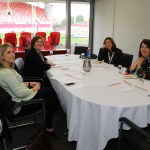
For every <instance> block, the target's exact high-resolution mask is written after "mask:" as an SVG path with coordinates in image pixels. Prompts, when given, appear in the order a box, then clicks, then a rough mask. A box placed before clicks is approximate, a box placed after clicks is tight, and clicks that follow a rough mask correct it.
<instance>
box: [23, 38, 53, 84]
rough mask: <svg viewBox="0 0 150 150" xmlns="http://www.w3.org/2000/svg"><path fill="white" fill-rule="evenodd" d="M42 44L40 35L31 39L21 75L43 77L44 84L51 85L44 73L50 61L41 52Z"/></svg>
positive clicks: (49, 66) (49, 65) (48, 67)
mask: <svg viewBox="0 0 150 150" xmlns="http://www.w3.org/2000/svg"><path fill="white" fill-rule="evenodd" d="M43 46H44V40H43V38H42V37H41V36H35V37H34V38H33V39H32V41H31V50H30V51H29V52H28V54H27V56H26V58H25V63H24V68H23V72H22V75H23V76H25V77H40V78H43V79H44V85H45V86H51V84H50V81H49V79H48V78H47V75H46V70H49V69H50V68H51V66H52V65H54V64H53V63H52V62H49V61H48V60H47V59H46V58H45V57H44V56H43V55H42V53H41V50H42V48H43Z"/></svg>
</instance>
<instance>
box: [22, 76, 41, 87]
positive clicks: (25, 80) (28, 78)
mask: <svg viewBox="0 0 150 150" xmlns="http://www.w3.org/2000/svg"><path fill="white" fill-rule="evenodd" d="M23 81H24V82H40V83H41V87H42V88H43V87H44V81H43V80H42V78H40V77H23Z"/></svg>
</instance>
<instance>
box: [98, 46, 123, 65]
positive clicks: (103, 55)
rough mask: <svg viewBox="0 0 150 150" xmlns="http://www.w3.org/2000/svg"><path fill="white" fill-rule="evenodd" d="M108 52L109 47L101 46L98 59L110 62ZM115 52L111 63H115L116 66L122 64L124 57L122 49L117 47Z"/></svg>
mask: <svg viewBox="0 0 150 150" xmlns="http://www.w3.org/2000/svg"><path fill="white" fill-rule="evenodd" d="M108 52H109V50H108V49H106V48H100V51H99V54H98V60H99V61H102V60H104V62H106V63H109V57H108ZM113 52H114V55H113V58H112V60H111V63H110V64H114V66H118V65H122V58H123V55H122V50H120V49H119V48H115V49H114V50H113Z"/></svg>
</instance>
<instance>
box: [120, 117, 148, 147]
mask: <svg viewBox="0 0 150 150" xmlns="http://www.w3.org/2000/svg"><path fill="white" fill-rule="evenodd" d="M119 121H120V122H121V124H120V130H119V142H118V150H121V141H122V140H123V139H124V140H125V141H126V142H127V143H128V144H130V146H131V147H132V148H134V149H135V150H150V125H148V127H146V128H140V127H138V126H137V125H136V124H135V123H133V122H132V121H130V120H129V119H127V118H125V117H122V118H120V119H119ZM124 124H126V125H128V126H129V127H131V130H123V125H124Z"/></svg>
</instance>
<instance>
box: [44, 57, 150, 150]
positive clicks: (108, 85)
mask: <svg viewBox="0 0 150 150" xmlns="http://www.w3.org/2000/svg"><path fill="white" fill-rule="evenodd" d="M47 59H48V60H50V61H52V62H53V63H55V64H56V66H53V67H52V68H51V69H50V70H48V71H47V75H48V78H49V79H50V81H51V83H52V85H53V87H54V89H55V90H56V93H57V95H58V98H59V100H60V104H61V106H62V108H63V110H64V111H65V113H66V116H67V128H68V129H69V133H68V140H69V141H77V147H76V149H77V150H103V149H104V148H105V146H106V144H107V142H108V141H109V140H110V139H111V138H117V137H118V131H119V127H120V123H119V118H120V117H127V118H129V119H131V120H132V121H133V122H134V123H136V124H137V125H139V126H140V127H146V126H147V124H148V123H150V97H149V94H150V81H147V80H142V79H138V78H137V77H136V75H124V74H122V73H121V72H120V70H119V69H118V68H117V67H114V66H113V65H110V64H106V63H104V62H99V61H97V60H91V63H92V68H91V71H90V72H84V71H83V69H82V66H83V61H84V60H83V59H80V58H79V55H55V56H47ZM124 129H127V130H128V129H129V127H127V126H124Z"/></svg>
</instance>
